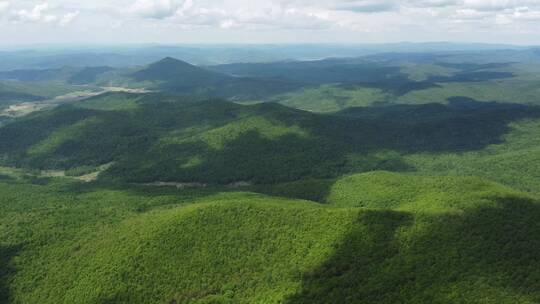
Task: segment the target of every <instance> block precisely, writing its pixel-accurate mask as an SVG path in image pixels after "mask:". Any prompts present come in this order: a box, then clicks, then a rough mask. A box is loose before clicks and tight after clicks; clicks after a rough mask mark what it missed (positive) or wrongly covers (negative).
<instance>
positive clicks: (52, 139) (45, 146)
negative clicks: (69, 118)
mask: <svg viewBox="0 0 540 304" xmlns="http://www.w3.org/2000/svg"><path fill="white" fill-rule="evenodd" d="M98 122H99V120H98V119H97V118H96V117H90V118H87V119H84V120H81V121H78V122H76V123H75V124H73V125H70V126H67V127H62V128H59V129H57V130H55V131H54V132H52V133H51V134H50V135H49V136H48V137H47V138H46V139H44V140H42V141H40V142H38V143H37V144H35V145H33V146H32V147H30V148H29V149H28V150H27V153H28V155H30V156H39V155H44V154H47V153H51V152H54V150H55V149H56V148H58V147H59V146H60V145H62V144H64V143H66V142H67V141H69V140H75V139H77V138H78V137H80V136H81V135H82V131H81V130H82V129H84V128H91V127H92V125H93V124H96V123H98Z"/></svg>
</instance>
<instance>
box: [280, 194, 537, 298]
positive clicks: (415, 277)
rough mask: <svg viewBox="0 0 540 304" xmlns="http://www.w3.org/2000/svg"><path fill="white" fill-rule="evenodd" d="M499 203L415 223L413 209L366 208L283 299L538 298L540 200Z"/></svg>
mask: <svg viewBox="0 0 540 304" xmlns="http://www.w3.org/2000/svg"><path fill="white" fill-rule="evenodd" d="M494 201H495V202H496V204H495V206H492V207H482V208H478V209H472V210H470V211H466V212H465V213H464V214H460V215H457V214H454V215H449V214H446V215H417V216H416V217H415V220H414V221H415V225H414V226H412V225H411V223H412V216H410V215H407V214H406V213H405V214H404V213H396V212H390V211H386V212H382V211H381V212H375V211H369V212H368V213H362V214H361V216H360V218H359V219H358V222H357V223H356V224H355V226H354V227H353V228H352V229H351V231H350V233H349V235H348V236H347V237H346V238H345V239H344V240H343V242H342V244H341V245H340V246H339V247H338V248H337V249H336V251H335V253H334V254H333V255H332V256H331V257H330V258H329V259H328V260H327V261H326V262H325V263H324V264H322V265H321V266H320V267H319V268H318V269H316V270H314V271H312V272H310V273H306V274H305V276H304V278H303V283H302V288H301V290H300V291H299V293H297V294H295V295H292V296H290V297H289V298H288V299H287V300H286V301H285V302H284V303H288V304H297V303H314V304H317V303H321V304H323V303H325V304H326V303H377V304H380V303H388V304H390V303H473V302H474V303H476V302H477V301H479V300H478V299H482V303H488V302H489V303H492V302H493V303H517V302H520V303H521V302H523V303H525V302H527V303H537V302H539V301H540V288H539V286H538V282H540V238H538V236H539V235H540V206H539V205H538V203H537V202H533V201H530V200H528V199H524V198H520V197H505V198H497V199H495V200H494ZM413 227H415V228H413ZM400 229H404V230H402V231H406V233H405V234H404V233H401V234H396V231H400ZM398 235H399V236H398Z"/></svg>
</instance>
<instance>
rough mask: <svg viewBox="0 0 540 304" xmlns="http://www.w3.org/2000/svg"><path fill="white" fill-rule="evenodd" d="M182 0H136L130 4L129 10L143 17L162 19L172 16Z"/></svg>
mask: <svg viewBox="0 0 540 304" xmlns="http://www.w3.org/2000/svg"><path fill="white" fill-rule="evenodd" d="M183 2H184V1H177V0H137V1H136V2H135V3H133V5H131V7H130V11H131V12H132V13H135V14H137V15H140V16H142V17H145V18H155V19H163V18H168V17H171V16H174V15H175V14H176V12H177V11H178V10H179V8H180V7H181V6H182V5H183ZM186 2H188V1H186Z"/></svg>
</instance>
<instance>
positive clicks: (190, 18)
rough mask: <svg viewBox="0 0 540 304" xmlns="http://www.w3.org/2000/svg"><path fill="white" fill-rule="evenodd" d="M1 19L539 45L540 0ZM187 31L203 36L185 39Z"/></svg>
mask: <svg viewBox="0 0 540 304" xmlns="http://www.w3.org/2000/svg"><path fill="white" fill-rule="evenodd" d="M75 21H77V22H76V23H77V26H75ZM0 22H1V23H4V25H3V26H6V27H9V26H11V28H14V27H15V25H14V24H18V25H19V26H20V27H21V26H22V25H23V24H33V26H34V27H35V28H38V27H39V26H43V25H47V26H52V27H68V26H69V28H70V29H71V30H72V31H73V33H75V32H76V31H78V32H81V31H87V32H92V31H97V30H101V31H103V30H105V29H107V30H108V31H112V32H107V33H103V35H104V36H107V37H109V39H110V37H112V36H114V34H115V33H118V37H119V38H120V39H121V40H122V38H126V37H128V36H129V38H130V39H131V40H136V37H137V35H142V34H144V33H149V32H152V33H154V35H156V36H157V38H156V39H157V40H170V41H177V40H179V41H180V42H182V41H183V40H186V39H187V38H189V39H188V40H197V39H195V38H201V39H203V37H204V39H206V40H212V39H211V38H210V37H211V36H212V33H214V34H213V35H215V36H216V37H217V38H219V37H221V38H224V37H225V36H223V35H230V40H231V42H238V41H236V40H237V37H238V36H235V35H236V34H237V33H238V32H242V33H243V34H242V42H247V41H249V39H250V37H252V38H253V39H254V40H256V38H259V37H266V38H265V39H266V40H270V41H268V42H273V41H272V40H275V41H277V42H279V41H280V40H291V39H290V38H291V37H298V39H299V40H300V41H302V40H306V41H308V40H314V39H315V38H316V37H320V39H319V40H321V41H319V42H324V41H325V39H328V38H326V37H331V38H332V37H340V38H339V39H340V40H344V41H343V42H347V41H346V40H347V39H346V38H345V37H347V36H348V37H351V38H350V41H348V42H362V41H361V40H362V38H365V39H367V38H368V37H371V38H370V39H371V40H373V39H374V37H380V39H379V40H388V41H391V40H396V39H398V38H399V39H401V40H413V41H414V40H459V39H460V37H461V38H462V39H461V40H475V39H476V40H478V41H482V40H483V39H484V38H486V37H491V38H490V39H492V40H493V39H496V37H497V35H502V36H503V37H509V38H511V37H513V36H516V37H517V36H519V37H521V38H520V39H521V40H523V41H526V40H527V38H526V37H530V39H531V40H534V41H535V43H540V38H535V36H536V35H534V33H536V32H538V31H539V30H540V0H519V1H517V0H401V1H398V0H324V1H323V0H267V1H253V0H116V1H106V0H94V1H92V2H90V1H75V0H48V1H39V2H38V1H34V0H19V1H16V2H15V1H8V0H0ZM40 24H41V25H40ZM0 25H2V24H0ZM305 31H311V32H312V33H313V34H312V35H305V34H302V33H304V32H305ZM187 32H189V33H190V35H193V33H197V32H198V33H201V35H200V37H193V38H191V37H188V36H187V34H185V33H187ZM203 33H204V35H203ZM227 33H229V34H227ZM460 33H461V36H460ZM0 35H2V34H1V33H0ZM121 35H122V36H121ZM280 35H281V36H280ZM301 35H304V36H303V37H300V36H301ZM93 36H95V35H93ZM139 37H140V36H139ZM180 37H182V39H181V38H180ZM186 37H187V38H186ZM280 37H282V38H285V37H288V38H287V39H280ZM475 37H476V38H475ZM437 38H438V39H437ZM509 38H503V39H505V40H507V39H509ZM126 39H127V38H126ZM336 39H337V38H336ZM535 39H536V40H535ZM142 40H145V41H146V40H148V39H142ZM214 40H220V39H214ZM246 40H247V41H246ZM359 40H360V41H359ZM156 42H160V41H156ZM165 42H167V41H165ZM208 42H213V41H208ZM330 42H333V41H330ZM501 42H503V41H501ZM509 42H511V41H509Z"/></svg>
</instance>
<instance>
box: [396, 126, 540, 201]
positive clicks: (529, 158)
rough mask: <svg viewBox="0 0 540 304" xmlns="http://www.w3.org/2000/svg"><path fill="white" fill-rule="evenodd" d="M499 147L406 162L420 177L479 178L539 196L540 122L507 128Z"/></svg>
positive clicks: (410, 158)
mask: <svg viewBox="0 0 540 304" xmlns="http://www.w3.org/2000/svg"><path fill="white" fill-rule="evenodd" d="M510 127H511V131H510V132H509V133H508V134H506V135H504V137H503V139H502V142H501V143H500V144H494V145H490V146H488V147H486V148H485V149H482V150H480V151H470V152H465V153H440V154H433V153H418V154H412V155H408V156H405V161H406V163H408V164H409V165H411V166H413V167H414V168H415V170H416V171H418V172H420V173H422V174H437V175H447V174H450V175H469V176H482V177H485V178H489V179H491V180H494V181H497V182H500V183H504V184H506V185H509V186H512V187H515V188H517V189H521V190H526V191H532V192H536V193H538V192H540V138H539V137H538V136H537V134H540V121H539V120H525V121H521V122H519V123H513V124H511V125H510Z"/></svg>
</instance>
